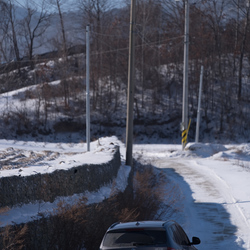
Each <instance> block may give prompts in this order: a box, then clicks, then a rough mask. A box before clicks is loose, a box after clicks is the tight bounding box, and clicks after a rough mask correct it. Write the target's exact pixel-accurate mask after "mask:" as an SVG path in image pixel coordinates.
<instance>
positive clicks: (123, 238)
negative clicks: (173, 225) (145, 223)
mask: <svg viewBox="0 0 250 250" xmlns="http://www.w3.org/2000/svg"><path fill="white" fill-rule="evenodd" d="M166 244H167V237H166V230H165V229H164V228H155V229H143V228H139V229H138V228H135V229H133V228H132V229H123V230H113V231H109V232H108V233H107V234H106V236H105V238H104V242H103V245H104V246H106V247H118V246H120V247H122V246H146V245H157V246H166Z"/></svg>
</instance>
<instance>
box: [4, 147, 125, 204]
mask: <svg viewBox="0 0 250 250" xmlns="http://www.w3.org/2000/svg"><path fill="white" fill-rule="evenodd" d="M120 165H121V160H120V151H119V147H118V146H117V147H116V148H115V150H114V154H113V158H112V160H111V161H109V162H107V163H105V164H102V165H83V166H78V167H74V168H71V169H69V170H57V171H54V172H53V173H50V174H36V175H31V176H27V177H18V176H13V177H3V178H0V207H5V206H10V207H11V206H14V205H17V204H24V203H29V202H34V201H38V200H40V201H45V202H47V201H49V202H53V201H54V200H55V199H56V197H58V196H70V195H73V194H78V193H83V192H85V191H96V190H98V189H99V188H100V187H102V186H104V185H106V184H108V183H110V182H111V181H112V180H113V179H114V178H115V177H116V176H117V172H118V170H119V167H120Z"/></svg>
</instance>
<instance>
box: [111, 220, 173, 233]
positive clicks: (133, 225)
mask: <svg viewBox="0 0 250 250" xmlns="http://www.w3.org/2000/svg"><path fill="white" fill-rule="evenodd" d="M173 223H174V222H173V221H136V222H124V223H119V222H118V223H115V224H113V225H112V226H110V228H109V229H108V231H110V230H114V229H116V230H117V229H126V228H152V227H153V228H156V227H157V228H160V227H163V226H164V224H173Z"/></svg>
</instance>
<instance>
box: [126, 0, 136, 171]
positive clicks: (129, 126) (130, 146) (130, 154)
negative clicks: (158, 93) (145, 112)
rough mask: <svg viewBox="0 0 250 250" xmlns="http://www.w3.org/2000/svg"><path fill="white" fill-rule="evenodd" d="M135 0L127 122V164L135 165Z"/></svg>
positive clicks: (132, 15) (130, 51) (131, 23)
mask: <svg viewBox="0 0 250 250" xmlns="http://www.w3.org/2000/svg"><path fill="white" fill-rule="evenodd" d="M135 2H136V0H131V9H130V36H129V67H128V96H127V124H126V165H128V166H133V119H134V75H135V74H134V65H135V41H134V35H135V32H134V25H135Z"/></svg>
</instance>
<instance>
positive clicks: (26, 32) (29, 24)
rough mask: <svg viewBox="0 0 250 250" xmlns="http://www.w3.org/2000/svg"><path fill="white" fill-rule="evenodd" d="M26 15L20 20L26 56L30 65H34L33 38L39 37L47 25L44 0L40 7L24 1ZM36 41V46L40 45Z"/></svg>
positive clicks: (47, 15)
mask: <svg viewBox="0 0 250 250" xmlns="http://www.w3.org/2000/svg"><path fill="white" fill-rule="evenodd" d="M26 11H27V14H26V17H25V18H24V19H23V20H22V24H23V28H22V29H23V37H24V41H25V44H26V49H27V52H28V57H29V60H30V62H31V67H32V68H33V67H34V62H33V52H34V49H35V48H36V46H35V39H37V38H41V36H42V35H43V34H44V33H45V31H46V29H47V28H48V26H49V14H48V12H47V11H46V8H45V0H43V1H42V2H41V9H40V10H38V8H37V7H31V4H29V3H28V2H27V3H26ZM40 46H41V43H38V45H37V47H40Z"/></svg>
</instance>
